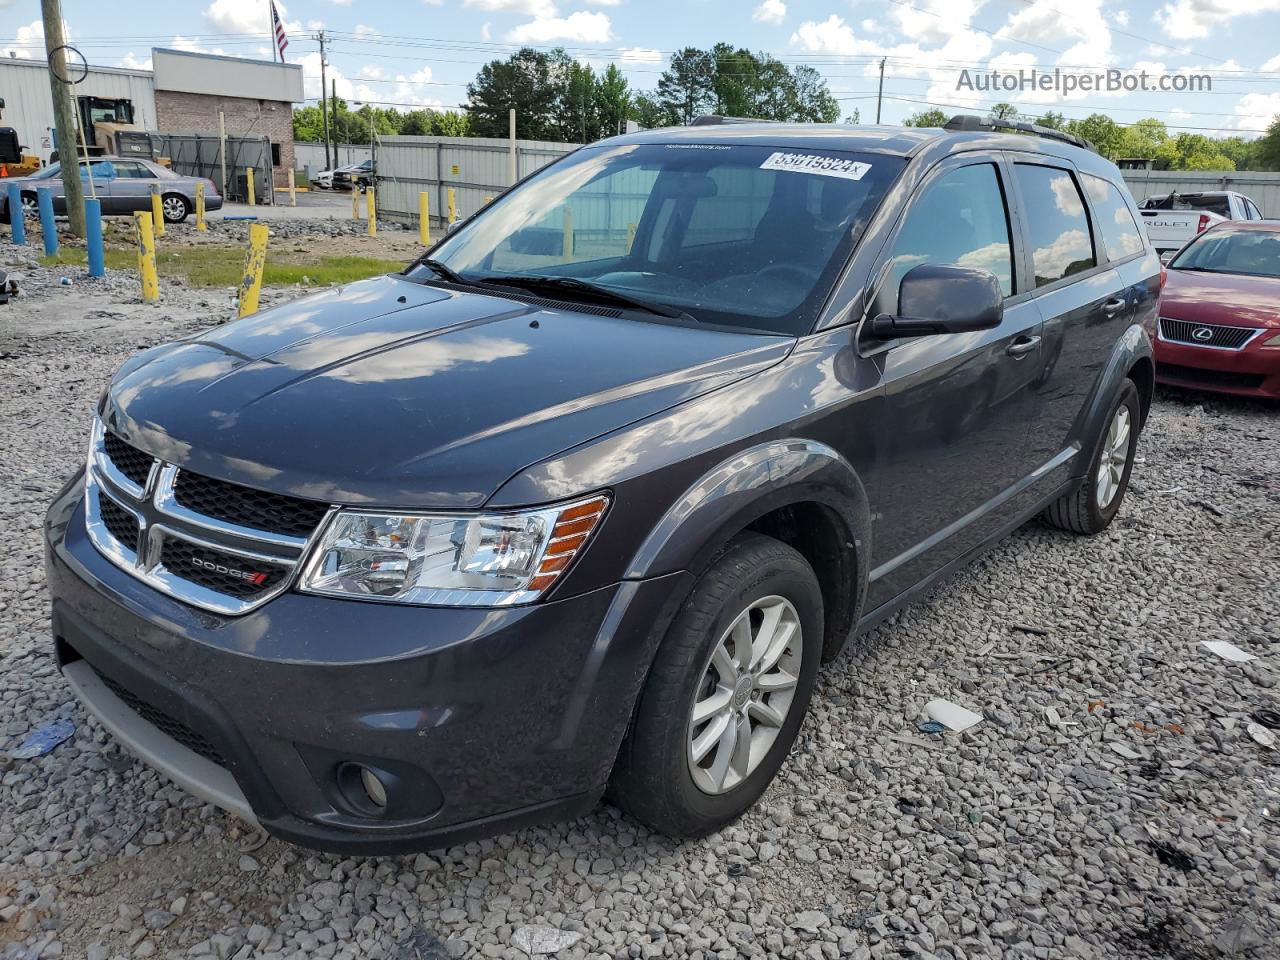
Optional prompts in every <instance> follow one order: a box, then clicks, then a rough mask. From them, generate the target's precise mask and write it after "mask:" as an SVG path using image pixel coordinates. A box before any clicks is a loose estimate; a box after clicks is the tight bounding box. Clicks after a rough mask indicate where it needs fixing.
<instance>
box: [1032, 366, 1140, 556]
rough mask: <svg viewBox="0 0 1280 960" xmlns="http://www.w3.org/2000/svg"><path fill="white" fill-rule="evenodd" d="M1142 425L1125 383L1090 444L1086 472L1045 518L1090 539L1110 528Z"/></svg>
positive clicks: (1134, 396) (1126, 486)
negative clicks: (1100, 429)
mask: <svg viewBox="0 0 1280 960" xmlns="http://www.w3.org/2000/svg"><path fill="white" fill-rule="evenodd" d="M1141 425H1142V405H1141V404H1140V403H1139V401H1138V388H1137V387H1136V386H1134V383H1133V381H1132V380H1125V381H1124V384H1123V385H1122V386H1121V387H1120V389H1119V391H1118V392H1117V394H1116V398H1115V399H1114V400H1113V401H1112V405H1111V412H1110V414H1109V415H1108V417H1107V421H1106V426H1104V427H1103V429H1102V432H1101V434H1100V435H1099V436H1098V440H1097V443H1096V444H1095V445H1094V449H1093V457H1092V458H1091V459H1090V461H1089V472H1088V473H1087V474H1086V475H1085V478H1084V482H1083V483H1082V484H1081V485H1080V487H1079V489H1077V490H1074V491H1072V492H1071V493H1068V494H1065V495H1064V496H1062V497H1061V498H1059V499H1058V500H1056V501H1055V502H1054V503H1052V504H1050V505H1049V507H1048V508H1047V509H1046V510H1045V512H1044V517H1045V519H1046V520H1047V521H1048V522H1049V523H1051V524H1052V525H1053V526H1055V527H1059V528H1060V529H1062V530H1070V531H1071V532H1072V533H1083V534H1087V535H1090V536H1092V535H1093V534H1095V533H1101V532H1102V531H1103V530H1105V529H1107V527H1108V526H1110V525H1111V521H1112V520H1113V519H1114V518H1115V515H1116V513H1118V512H1119V510H1120V503H1121V502H1122V501H1123V500H1124V495H1125V491H1126V490H1128V489H1129V474H1130V472H1131V471H1132V470H1133V455H1134V452H1135V451H1136V450H1137V449H1138V431H1139V430H1140V429H1141Z"/></svg>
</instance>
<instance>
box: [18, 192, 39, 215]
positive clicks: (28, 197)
mask: <svg viewBox="0 0 1280 960" xmlns="http://www.w3.org/2000/svg"><path fill="white" fill-rule="evenodd" d="M22 216H23V218H24V219H26V220H39V219H40V202H39V200H38V199H37V198H36V195H35V194H34V193H31V192H25V193H23V194H22Z"/></svg>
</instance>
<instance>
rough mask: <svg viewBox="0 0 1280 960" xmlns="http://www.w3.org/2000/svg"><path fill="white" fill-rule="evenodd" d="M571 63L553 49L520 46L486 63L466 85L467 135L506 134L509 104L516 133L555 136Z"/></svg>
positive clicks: (530, 136) (544, 137)
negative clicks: (513, 116) (502, 57)
mask: <svg viewBox="0 0 1280 960" xmlns="http://www.w3.org/2000/svg"><path fill="white" fill-rule="evenodd" d="M572 62H573V61H571V60H570V59H569V57H568V56H567V55H566V54H565V52H564V51H563V50H561V49H559V48H557V49H555V50H552V51H551V52H550V53H544V52H543V51H540V50H533V49H531V48H528V47H526V48H524V49H522V50H519V51H517V52H515V53H513V54H512V55H511V56H510V57H508V58H507V59H506V60H493V61H490V62H489V63H486V64H485V65H484V66H483V67H481V68H480V72H479V73H478V74H476V78H475V80H473V81H472V82H471V83H469V84H467V100H468V103H469V104H470V114H471V131H472V135H474V136H477V137H505V136H507V112H508V111H509V110H510V109H511V108H512V107H514V108H515V111H516V136H518V137H521V138H526V139H530V140H556V139H559V137H560V136H561V133H562V119H563V118H562V117H561V114H560V111H561V110H562V109H563V107H564V104H565V93H566V82H567V80H568V77H569V69H570V64H571V63H572Z"/></svg>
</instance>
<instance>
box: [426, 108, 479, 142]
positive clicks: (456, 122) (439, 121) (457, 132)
mask: <svg viewBox="0 0 1280 960" xmlns="http://www.w3.org/2000/svg"><path fill="white" fill-rule="evenodd" d="M431 119H432V122H431V133H432V135H433V136H437V137H474V136H479V134H477V133H473V132H472V130H471V117H470V116H468V115H467V114H465V113H462V112H461V111H457V110H445V111H442V112H441V113H437V114H435V115H434V116H433V117H432V118H431Z"/></svg>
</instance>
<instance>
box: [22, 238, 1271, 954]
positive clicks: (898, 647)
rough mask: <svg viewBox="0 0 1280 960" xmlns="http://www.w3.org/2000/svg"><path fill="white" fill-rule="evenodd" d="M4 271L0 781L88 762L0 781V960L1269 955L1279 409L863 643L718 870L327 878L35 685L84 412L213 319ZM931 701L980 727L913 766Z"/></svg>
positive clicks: (557, 867) (1159, 429)
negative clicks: (951, 705)
mask: <svg viewBox="0 0 1280 960" xmlns="http://www.w3.org/2000/svg"><path fill="white" fill-rule="evenodd" d="M5 256H8V257H10V259H14V258H17V259H19V260H21V255H17V254H14V255H9V254H6V255H5ZM3 259H4V257H0V260H3ZM11 269H17V270H19V272H21V273H22V274H23V284H24V289H25V290H27V291H28V293H27V294H26V295H25V296H24V297H23V298H21V299H19V300H17V301H15V303H14V304H11V305H10V306H9V307H0V375H2V376H3V383H4V389H3V390H2V391H0V536H3V538H4V541H5V543H6V544H7V545H8V546H7V549H6V550H5V551H4V552H3V554H0V751H6V750H7V751H12V750H13V749H14V748H15V747H16V746H17V745H18V743H20V742H21V740H22V739H23V738H24V737H25V736H26V735H27V734H28V733H29V732H30V731H31V730H32V729H34V728H37V727H40V726H41V725H43V724H45V723H48V722H50V721H52V720H56V719H62V718H65V719H68V720H71V721H72V722H74V723H75V724H76V731H75V734H74V736H73V737H72V738H71V739H70V740H68V741H67V742H65V743H63V744H62V745H61V746H59V747H57V748H56V749H55V750H54V751H53V752H52V753H50V754H49V755H48V756H45V757H42V758H39V759H34V760H9V759H6V758H0V811H3V815H2V816H0V960H16V958H23V960H27V958H36V957H41V958H52V957H60V956H61V957H69V958H91V960H111V958H116V957H125V958H129V957H150V956H155V957H218V958H223V960H225V958H228V957H234V958H237V960H246V958H250V957H262V958H297V957H326V958H327V957H336V958H344V960H345V958H354V957H370V958H393V960H410V958H413V960H425V958H439V957H461V956H486V957H516V958H520V957H526V956H528V955H529V954H530V953H551V952H554V951H556V950H558V951H559V952H558V953H557V954H556V955H557V956H559V957H574V958H579V957H587V956H592V957H645V958H647V957H658V956H666V957H684V956H698V955H701V956H703V957H709V956H711V955H715V956H718V957H723V958H729V957H737V956H742V957H750V956H783V957H804V958H811V960H835V958H837V957H859V958H865V957H931V956H933V957H943V958H977V957H983V958H986V957H1039V958H1056V957H1089V958H1113V957H1114V958H1146V957H1150V958H1170V960H1195V958H1217V957H1247V958H1264V957H1276V956H1277V955H1280V953H1278V950H1280V948H1277V946H1276V944H1277V943H1278V942H1280V896H1278V892H1277V883H1276V880H1277V872H1278V871H1280V829H1278V828H1277V815H1276V811H1277V808H1280V751H1277V750H1268V749H1266V748H1265V747H1264V746H1262V745H1260V744H1259V743H1257V742H1255V741H1254V739H1252V737H1251V735H1250V733H1249V732H1248V729H1247V726H1248V724H1249V722H1250V721H1249V718H1250V716H1251V714H1253V713H1254V712H1256V711H1258V710H1259V709H1273V710H1274V709H1280V691H1278V690H1277V689H1276V682H1277V674H1278V671H1277V658H1278V657H1280V615H1278V614H1277V612H1276V575H1277V571H1278V570H1280V564H1277V560H1278V559H1280V523H1278V520H1277V518H1278V517H1280V419H1278V417H1277V414H1278V413H1280V411H1278V410H1277V408H1276V407H1274V406H1272V407H1265V406H1262V405H1257V404H1251V403H1246V402H1241V401H1234V400H1230V399H1222V398H1212V397H1207V396H1201V395H1192V394H1181V393H1161V394H1160V395H1159V396H1158V397H1157V401H1156V405H1155V409H1154V411H1153V415H1152V418H1151V422H1150V424H1149V426H1148V429H1147V432H1146V434H1145V435H1144V437H1143V441H1142V443H1141V445H1140V447H1139V455H1140V456H1141V457H1142V458H1143V459H1142V462H1141V463H1139V464H1138V465H1137V467H1136V470H1135V475H1134V482H1133V486H1132V487H1131V489H1130V492H1129V497H1128V500H1127V501H1126V503H1125V505H1124V508H1123V511H1122V513H1121V516H1120V518H1119V520H1118V521H1117V522H1116V523H1115V524H1114V525H1113V526H1112V528H1111V529H1110V530H1109V531H1108V532H1107V533H1106V534H1104V535H1102V536H1100V537H1097V538H1094V539H1078V538H1074V537H1071V536H1069V535H1066V534H1062V533H1059V532H1056V531H1052V530H1049V529H1047V528H1044V527H1041V526H1038V525H1035V524H1032V525H1029V526H1028V527H1026V528H1024V529H1023V530H1022V531H1020V532H1018V533H1017V534H1015V535H1014V536H1012V537H1011V538H1009V539H1008V540H1007V541H1006V542H1005V543H1004V544H1002V545H1001V546H999V547H998V548H997V549H996V550H994V551H993V552H992V553H990V554H989V555H988V556H987V557H986V558H985V559H984V560H982V561H981V562H980V563H978V564H977V565H976V566H974V567H972V568H971V569H970V570H969V571H967V572H966V573H964V574H962V575H960V576H959V577H957V578H955V579H954V580H952V581H951V582H950V583H948V584H946V585H945V586H943V587H941V588H939V589H938V590H937V591H935V592H934V593H933V594H932V595H931V596H930V597H929V598H927V599H926V600H924V601H921V602H919V603H917V604H915V605H913V606H912V607H910V608H909V609H907V610H905V611H904V612H902V613H901V614H899V615H898V616H897V617H895V618H894V619H893V620H892V621H890V622H888V623H886V624H885V625H883V626H882V627H880V628H878V629H877V630H875V631H874V632H873V633H872V634H871V635H869V636H868V637H867V638H866V640H865V642H864V643H862V644H860V645H859V646H858V649H856V650H854V651H853V652H851V653H849V654H847V655H846V656H844V657H843V658H841V659H840V660H839V661H838V662H836V663H835V664H832V665H831V666H830V667H828V668H827V669H826V670H825V671H824V673H823V675H822V678H821V681H820V687H819V690H818V692H817V694H816V695H815V698H814V704H813V707H812V710H811V715H810V717H809V719H808V721H807V722H806V724H805V726H804V729H803V731H802V733H801V737H800V740H799V742H798V744H797V746H796V750H795V753H794V755H793V757H792V759H791V760H790V761H789V762H788V764H787V765H786V766H785V767H784V768H783V771H782V774H781V775H780V777H779V780H778V782H777V783H775V785H774V786H773V787H772V788H771V789H770V791H769V792H768V794H767V795H766V797H765V799H764V801H763V802H762V803H761V804H760V805H759V807H758V808H757V809H755V810H753V811H751V812H750V813H749V814H748V815H747V816H746V817H744V818H743V819H742V820H741V821H740V822H739V823H738V824H736V825H734V826H732V827H730V828H729V829H727V830H725V831H724V832H723V833H721V834H719V835H716V836H713V837H710V838H708V839H706V840H703V841H699V842H687V843H675V842H672V841H669V840H667V839H664V838H662V837H658V836H655V835H653V834H651V833H649V832H648V831H647V830H645V829H644V828H642V827H640V826H638V825H637V824H635V823H633V822H631V821H629V820H628V819H626V818H625V817H623V816H621V815H620V814H619V813H618V812H617V811H616V810H613V809H611V808H609V807H602V808H600V809H599V810H598V811H597V812H595V813H593V814H592V815H590V816H588V817H585V818H583V819H581V820H578V821H576V822H574V823H571V824H565V825H557V826H550V827H546V828H539V829H530V830H525V831H522V832H520V833H517V834H514V835H510V836H504V837H500V838H498V839H496V840H492V841H487V842H483V843H475V844H469V845H467V846H464V847H457V848H454V849H450V850H446V851H443V852H439V853H434V854H431V855H419V856H410V857H405V858H398V859H397V858H389V859H342V858H339V857H336V856H329V855H319V854H312V853H310V852H308V851H305V850H301V849H297V848H292V847H289V846H287V845H285V844H282V843H280V842H279V841H276V840H270V841H267V842H265V843H262V838H260V837H256V836H253V835H246V833H245V832H244V831H243V829H242V828H241V827H239V826H237V823H236V821H234V820H233V819H231V818H229V817H227V816H226V815H224V814H223V813H221V812H219V811H217V810H215V809H213V808H211V807H208V806H206V805H203V804H201V803H200V802H199V801H197V800H195V799H193V798H191V797H189V796H187V795H185V794H184V793H182V792H181V791H180V790H178V789H177V788H176V787H174V786H172V785H171V784H169V783H168V782H167V781H165V780H164V779H163V778H161V777H160V776H159V775H157V774H156V773H154V772H152V771H151V770H149V769H148V768H146V767H144V766H143V765H141V764H140V763H137V762H135V761H134V760H133V759H132V758H131V757H130V756H129V755H128V754H126V753H124V752H122V751H121V749H120V748H119V747H117V746H116V745H115V744H114V743H113V742H112V741H111V740H110V739H109V738H108V737H107V735H106V734H105V733H104V732H103V731H102V730H101V728H99V727H98V726H97V724H96V723H94V722H93V721H92V720H90V719H89V718H88V717H87V716H86V715H85V714H84V713H83V711H81V710H80V709H79V708H78V707H77V706H76V705H75V703H74V702H73V701H72V699H71V694H70V692H69V689H68V687H67V685H66V684H65V683H64V682H63V681H62V680H61V679H60V677H59V675H58V673H57V671H56V670H55V668H54V666H53V665H52V662H51V658H50V642H49V636H48V617H47V603H48V598H47V596H46V593H45V588H44V584H43V582H42V560H41V551H42V547H41V539H40V526H41V518H42V516H43V512H44V507H45V504H46V503H47V501H48V500H49V499H50V497H51V496H52V495H53V493H54V491H55V490H56V488H57V487H58V485H59V484H60V483H61V481H62V479H63V478H64V477H65V476H67V475H68V474H69V473H71V472H72V471H73V470H74V469H75V468H76V466H77V464H78V463H79V461H80V460H81V458H82V457H83V455H84V446H85V437H86V430H87V425H88V420H89V416H90V411H91V409H92V405H93V402H94V400H95V399H96V397H97V396H98V394H99V392H100V390H101V389H102V385H103V383H104V382H105V380H106V378H107V377H108V375H109V374H110V372H111V371H112V370H113V369H114V367H115V366H116V365H117V364H118V363H119V362H120V361H121V360H123V359H124V358H125V356H127V355H128V354H129V353H131V352H133V351H134V350H136V349H138V348H139V347H142V346H145V345H149V344H152V343H156V342H159V341H161V340H165V339H169V338H172V337H174V336H180V335H183V334H186V333H189V332H191V331H193V330H195V329H198V328H199V327H201V326H203V325H205V324H208V323H209V322H211V321H214V320H216V319H218V318H219V317H220V316H225V314H226V312H227V310H228V306H227V303H226V302H225V301H224V300H223V299H222V298H221V297H220V296H219V295H216V294H215V295H211V294H210V293H208V292H193V291H189V290H186V289H185V288H182V287H176V286H175V287H172V288H169V287H166V289H165V302H164V304H163V305H161V306H159V307H152V306H146V305H143V304H141V303H139V302H138V301H137V299H136V294H135V293H134V290H135V287H134V285H133V283H132V282H128V281H127V278H123V279H112V280H110V281H106V282H98V283H91V282H87V281H84V280H83V279H81V280H78V281H77V283H76V285H75V286H73V287H70V288H66V287H60V286H59V285H58V280H59V277H60V276H61V275H62V274H63V273H65V271H58V272H54V271H43V270H40V269H38V268H34V267H33V266H32V265H31V262H30V261H29V260H28V261H24V262H20V263H18V264H17V265H16V266H14V265H12V264H11ZM287 295H289V294H288V293H287V292H283V291H267V300H268V302H269V301H270V300H271V299H274V298H279V297H284V296H287ZM1206 639H1220V640H1229V641H1231V642H1233V643H1235V644H1237V645H1239V646H1240V647H1242V648H1244V649H1245V650H1247V651H1249V652H1251V653H1252V654H1254V655H1256V657H1257V659H1256V660H1253V661H1251V662H1249V663H1246V664H1235V663H1229V662H1227V661H1226V660H1223V659H1220V658H1219V657H1217V656H1215V655H1214V654H1213V653H1211V652H1209V651H1208V650H1206V649H1205V648H1203V647H1202V646H1200V644H1199V643H1198V641H1200V640H1206ZM933 697H945V698H948V699H951V700H954V701H956V702H958V703H961V704H963V705H965V706H968V707H970V708H972V709H974V710H977V711H979V712H981V713H983V715H984V720H983V721H982V722H981V723H979V724H978V725H977V726H975V727H973V728H971V729H970V730H968V731H966V732H965V733H962V734H954V733H946V734H927V733H923V732H921V731H920V730H919V729H918V726H917V723H918V721H919V720H921V719H922V708H923V705H924V704H925V703H926V702H927V701H928V700H930V699H932V698H933Z"/></svg>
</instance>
